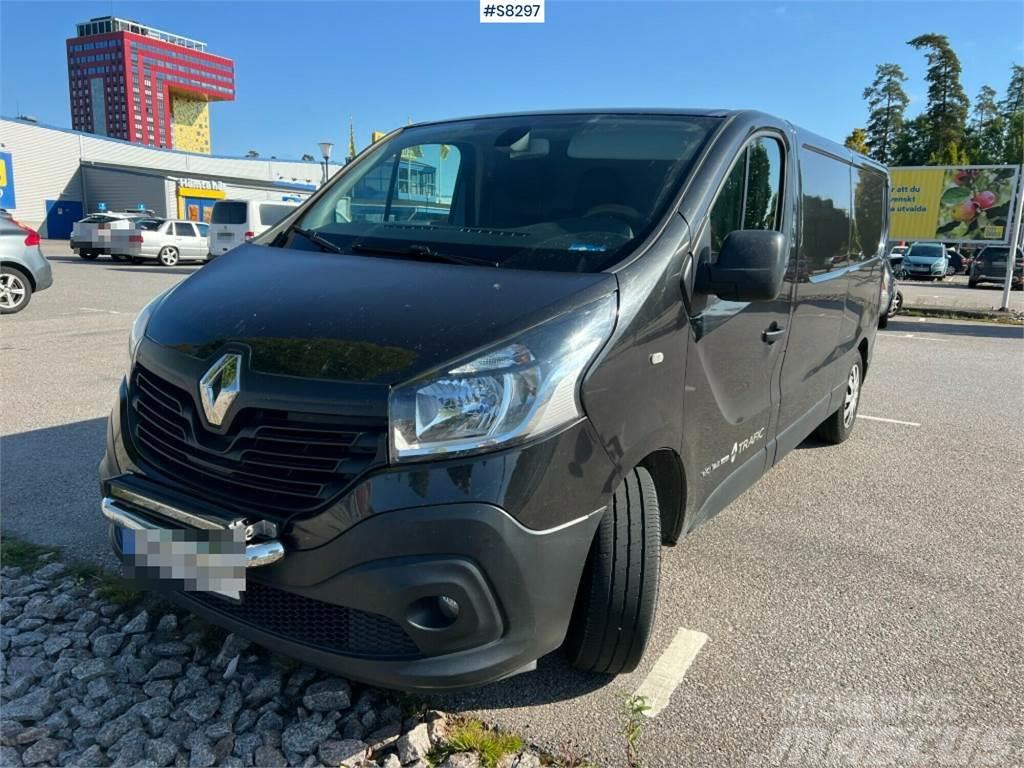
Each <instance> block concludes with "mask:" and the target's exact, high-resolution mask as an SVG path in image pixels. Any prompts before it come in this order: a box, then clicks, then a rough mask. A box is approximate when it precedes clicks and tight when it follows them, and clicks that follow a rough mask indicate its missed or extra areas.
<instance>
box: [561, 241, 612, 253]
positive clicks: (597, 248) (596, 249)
mask: <svg viewBox="0 0 1024 768" xmlns="http://www.w3.org/2000/svg"><path fill="white" fill-rule="evenodd" d="M569 250H570V251H588V252H592V253H601V252H602V251H604V250H606V249H605V247H604V246H603V245H594V244H592V243H573V244H572V245H570V246H569Z"/></svg>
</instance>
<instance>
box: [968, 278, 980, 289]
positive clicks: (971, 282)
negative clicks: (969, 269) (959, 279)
mask: <svg viewBox="0 0 1024 768" xmlns="http://www.w3.org/2000/svg"><path fill="white" fill-rule="evenodd" d="M967 287H968V288H977V287H978V281H977V280H972V279H971V278H967Z"/></svg>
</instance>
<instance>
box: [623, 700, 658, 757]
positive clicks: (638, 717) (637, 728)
mask: <svg viewBox="0 0 1024 768" xmlns="http://www.w3.org/2000/svg"><path fill="white" fill-rule="evenodd" d="M650 708H651V707H650V705H649V704H648V703H647V699H645V698H644V697H643V696H630V697H628V698H627V699H626V702H625V705H624V707H623V709H624V710H625V714H626V725H625V726H624V727H623V729H622V734H623V736H625V737H626V762H627V764H628V765H629V766H630V768H636V767H637V766H639V765H640V764H641V763H640V748H639V745H638V743H637V742H638V741H639V739H640V734H641V733H642V732H643V728H644V720H645V718H644V712H646V711H647V710H649V709H650Z"/></svg>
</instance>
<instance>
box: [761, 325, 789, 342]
mask: <svg viewBox="0 0 1024 768" xmlns="http://www.w3.org/2000/svg"><path fill="white" fill-rule="evenodd" d="M785 335H786V329H785V328H784V327H782V326H781V325H779V324H778V323H776V322H772V324H771V325H769V326H768V327H767V328H765V329H764V330H763V331H761V341H763V342H764V343H765V344H774V343H775V342H776V341H778V340H779V339H781V338H782V337H783V336H785Z"/></svg>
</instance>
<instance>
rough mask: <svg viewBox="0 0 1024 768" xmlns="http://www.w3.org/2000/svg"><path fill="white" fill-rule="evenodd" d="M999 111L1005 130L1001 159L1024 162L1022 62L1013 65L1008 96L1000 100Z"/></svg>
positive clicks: (1023, 82)
mask: <svg viewBox="0 0 1024 768" xmlns="http://www.w3.org/2000/svg"><path fill="white" fill-rule="evenodd" d="M999 112H1000V117H1002V119H1003V123H1004V130H1005V132H1004V134H1003V155H1002V158H1001V161H1002V162H1004V163H1021V162H1024V66H1021V65H1020V64H1014V65H1013V69H1012V70H1011V72H1010V85H1009V87H1007V89H1006V98H1005V99H1003V100H1002V101H1001V102H999Z"/></svg>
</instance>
